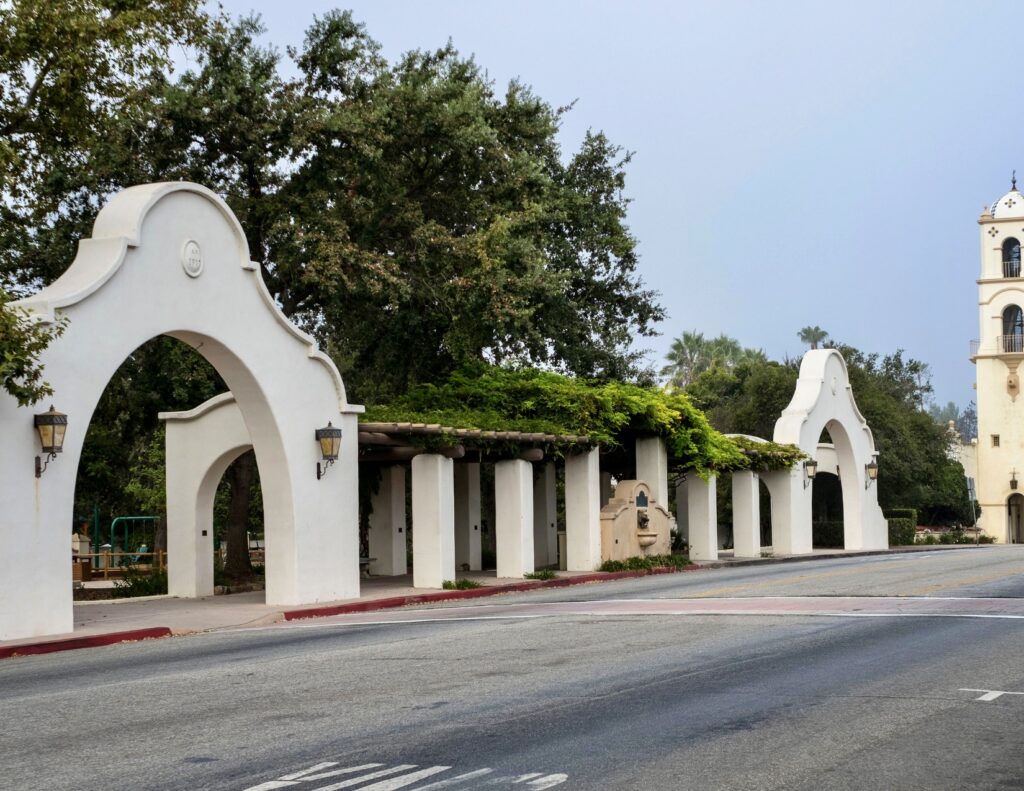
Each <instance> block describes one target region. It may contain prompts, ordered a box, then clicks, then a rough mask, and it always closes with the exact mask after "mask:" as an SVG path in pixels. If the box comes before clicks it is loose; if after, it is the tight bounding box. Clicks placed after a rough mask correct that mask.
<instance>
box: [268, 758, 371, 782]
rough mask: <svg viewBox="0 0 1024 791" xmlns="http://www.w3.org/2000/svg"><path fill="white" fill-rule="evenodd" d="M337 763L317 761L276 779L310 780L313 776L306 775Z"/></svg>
mask: <svg viewBox="0 0 1024 791" xmlns="http://www.w3.org/2000/svg"><path fill="white" fill-rule="evenodd" d="M337 765H338V764H337V762H335V761H324V762H323V763H319V764H316V765H315V766H311V767H309V769H303V770H302V771H301V772H293V773H292V774H290V775H282V776H281V777H279V778H278V780H312V779H313V778H311V777H306V775H311V774H313V773H314V772H319V771H320V770H321V769H330V768H331V767H332V766H337ZM376 766H380V764H376Z"/></svg>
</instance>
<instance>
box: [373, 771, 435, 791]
mask: <svg viewBox="0 0 1024 791" xmlns="http://www.w3.org/2000/svg"><path fill="white" fill-rule="evenodd" d="M449 769H451V767H450V766H431V767H429V768H428V769H420V770H419V771H418V772H413V773H411V774H407V775H403V776H402V777H393V778H392V779H390V780H384V781H383V782H380V783H374V784H373V785H370V786H364V787H363V788H362V789H360V791H395V789H397V788H405V787H406V786H411V785H412V784H413V783H417V782H419V781H420V780H422V779H424V778H425V777H431V776H432V775H436V774H438V773H440V772H447V771H448V770H449Z"/></svg>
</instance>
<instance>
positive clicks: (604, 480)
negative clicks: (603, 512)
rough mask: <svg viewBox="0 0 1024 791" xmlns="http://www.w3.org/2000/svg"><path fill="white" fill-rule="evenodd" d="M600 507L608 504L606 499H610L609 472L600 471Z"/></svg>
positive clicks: (610, 476) (610, 484)
mask: <svg viewBox="0 0 1024 791" xmlns="http://www.w3.org/2000/svg"><path fill="white" fill-rule="evenodd" d="M600 477H601V500H600V504H601V507H602V508H604V507H605V506H606V505H608V501H609V500H611V499H612V474H611V473H610V472H602V473H601V476H600Z"/></svg>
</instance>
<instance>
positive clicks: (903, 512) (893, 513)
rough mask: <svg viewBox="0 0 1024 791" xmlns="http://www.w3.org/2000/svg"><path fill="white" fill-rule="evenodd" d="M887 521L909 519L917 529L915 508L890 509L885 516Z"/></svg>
mask: <svg viewBox="0 0 1024 791" xmlns="http://www.w3.org/2000/svg"><path fill="white" fill-rule="evenodd" d="M884 516H885V518H886V519H889V520H892V519H909V520H910V521H911V522H913V523H914V527H917V511H916V510H915V509H913V508H889V509H888V510H886V511H885V514H884Z"/></svg>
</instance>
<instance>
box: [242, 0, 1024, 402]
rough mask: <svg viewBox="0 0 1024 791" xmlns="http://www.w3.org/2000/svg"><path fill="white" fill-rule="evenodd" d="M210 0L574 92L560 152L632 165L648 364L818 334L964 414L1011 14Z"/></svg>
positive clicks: (562, 96) (1000, 143)
mask: <svg viewBox="0 0 1024 791" xmlns="http://www.w3.org/2000/svg"><path fill="white" fill-rule="evenodd" d="M222 2H223V5H224V7H225V9H226V10H227V11H228V12H229V13H231V14H234V15H239V14H244V13H248V12H250V11H255V12H257V13H259V14H261V15H262V16H263V20H264V23H265V24H266V26H267V27H268V29H269V30H268V33H267V36H266V40H267V42H268V43H273V44H275V45H276V46H278V47H279V48H280V49H281V50H282V52H283V49H284V47H285V46H286V45H289V44H291V45H298V44H300V43H301V41H302V36H303V31H304V29H305V28H306V26H307V25H308V24H309V22H310V21H311V20H312V18H313V16H314V15H315V14H323V13H324V12H326V11H328V10H330V9H332V8H337V7H342V8H350V9H351V10H352V11H353V13H354V15H355V17H356V18H357V19H358V20H360V21H362V22H364V23H365V24H366V26H367V29H368V31H369V33H370V34H371V35H372V36H373V37H374V38H375V39H377V40H378V41H380V42H381V44H382V45H383V48H384V54H385V55H386V56H388V57H389V58H391V59H394V58H395V57H397V56H399V55H400V54H401V53H402V52H405V51H407V50H410V49H423V48H434V47H438V46H441V45H443V44H444V43H445V42H446V41H447V40H448V39H449V38H451V39H452V41H453V42H454V44H455V46H456V47H457V48H458V49H459V51H460V52H462V53H464V54H470V53H472V54H474V55H475V56H476V59H477V62H478V63H480V64H481V65H482V66H483V67H484V68H485V69H486V70H487V71H488V73H489V75H490V76H491V77H492V78H493V79H494V80H496V81H497V82H498V83H499V84H504V83H506V82H507V81H508V80H509V79H512V78H519V79H520V80H521V81H522V82H524V83H526V84H528V85H530V86H532V87H533V89H534V90H535V92H536V93H537V94H539V95H540V96H541V97H543V98H545V99H546V100H547V101H549V102H550V103H552V104H554V105H563V104H567V103H569V102H572V101H574V100H575V101H576V106H575V108H574V109H573V111H572V112H571V113H569V114H568V116H567V117H566V119H565V123H564V125H563V129H562V144H563V147H564V149H565V150H566V152H567V153H568V152H570V151H571V150H573V149H575V148H576V147H577V146H578V144H579V141H580V140H581V138H582V136H583V134H584V133H585V131H586V130H587V129H588V128H592V129H601V130H603V131H605V132H606V133H607V134H608V136H609V137H610V138H611V139H612V140H613V141H614V142H616V143H618V144H620V145H622V146H623V147H625V148H627V149H629V150H631V151H634V152H635V157H634V159H633V162H632V163H631V164H630V166H629V171H628V181H627V193H628V196H629V197H630V198H631V199H632V201H633V202H632V205H631V208H630V214H629V224H630V227H631V229H632V231H633V233H634V234H635V236H636V237H637V238H638V240H639V253H640V261H641V263H640V269H641V273H642V275H643V277H644V279H645V281H646V282H647V283H648V284H649V285H650V286H652V287H654V288H656V289H657V290H658V291H660V292H661V295H662V302H663V304H664V305H665V306H666V308H667V309H668V313H669V318H668V319H667V321H665V322H664V323H663V324H662V325H661V327H660V329H661V332H662V335H661V337H659V338H655V339H651V340H650V341H648V342H646V343H644V344H643V346H644V347H646V348H650V349H651V350H652V353H651V359H652V361H654V362H656V363H657V364H658V365H659V366H660V364H661V358H662V357H663V355H664V353H665V352H666V351H667V349H668V347H669V344H670V343H671V340H672V338H673V337H676V336H678V335H679V334H680V333H682V332H683V331H684V330H687V329H696V330H699V331H702V332H704V333H705V334H707V335H717V334H718V333H722V332H724V333H726V334H728V335H732V336H734V337H736V338H738V339H739V340H740V341H741V342H742V343H743V344H744V345H747V346H754V347H760V348H763V349H764V350H765V351H766V352H767V353H768V354H769V356H772V357H776V358H781V357H782V356H784V355H789V356H796V355H799V354H800V353H801V352H802V346H801V344H800V342H799V340H798V339H797V337H796V334H797V331H798V330H799V329H800V328H801V327H803V326H806V325H808V324H818V325H821V326H822V327H824V328H825V329H826V330H828V331H829V332H830V333H831V335H832V337H833V338H835V339H838V340H841V341H843V342H846V343H850V344H852V345H854V346H857V347H859V348H861V349H864V350H866V351H877V352H882V353H887V352H891V351H893V350H895V349H897V348H902V349H904V350H906V352H907V353H908V354H909V355H911V356H914V357H917V358H919V359H921V360H924V361H925V362H927V363H929V365H930V366H931V369H932V373H933V384H934V387H935V391H936V392H935V395H936V399H937V400H939V401H941V402H943V403H944V402H945V401H948V400H954V401H956V402H958V403H959V404H961V405H964V404H966V403H967V402H969V401H970V400H971V399H972V398H973V395H974V393H973V390H972V389H971V385H972V383H973V379H974V368H973V366H972V365H971V364H970V362H969V361H968V359H967V356H968V341H969V340H970V339H972V338H975V337H977V334H978V318H977V287H976V285H975V279H976V278H977V275H978V266H979V263H978V252H979V242H978V227H977V225H976V220H977V218H978V215H979V214H980V212H981V209H982V206H983V204H987V203H990V202H992V201H993V200H995V199H996V198H998V197H999V196H1001V195H1002V194H1003V193H1004V192H1006V191H1007V190H1008V188H1009V181H1010V171H1011V170H1012V169H1013V168H1017V167H1020V168H1021V170H1022V173H1024V156H1021V135H1022V132H1024V101H1022V98H1024V97H1022V96H1021V93H1020V89H1019V88H1018V78H1019V74H1020V70H1021V68H1022V66H1024V55H1022V52H1021V50H1022V47H1021V44H1020V31H1021V29H1022V28H1024V4H1020V3H1014V2H989V3H985V4H980V5H979V4H975V3H963V2H934V1H933V2H899V3H893V2H891V1H890V2H858V3H848V4H841V5H840V4H837V3H821V2H793V1H789V2H785V3H763V2H711V1H710V0H707V1H706V2H700V3H697V2H628V3H627V2H594V1H591V2H581V1H576V2H570V1H568V0H566V1H563V2H556V1H555V0H547V2H542V1H537V0H520V1H519V2H501V3H499V2H483V1H482V0H475V1H470V0H433V1H432V2H411V1H408V2H398V1H397V0H373V1H372V2H362V1H361V2H349V3H347V4H342V5H339V4H337V3H331V2H321V1H320V0H290V2H287V3H284V2H280V0H273V1H272V0H222Z"/></svg>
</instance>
